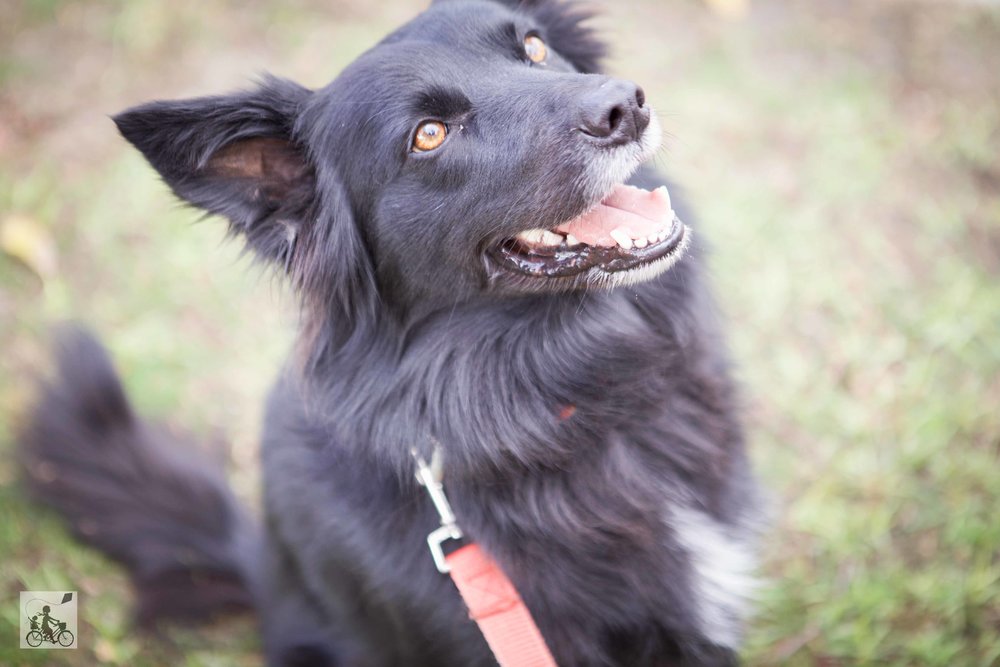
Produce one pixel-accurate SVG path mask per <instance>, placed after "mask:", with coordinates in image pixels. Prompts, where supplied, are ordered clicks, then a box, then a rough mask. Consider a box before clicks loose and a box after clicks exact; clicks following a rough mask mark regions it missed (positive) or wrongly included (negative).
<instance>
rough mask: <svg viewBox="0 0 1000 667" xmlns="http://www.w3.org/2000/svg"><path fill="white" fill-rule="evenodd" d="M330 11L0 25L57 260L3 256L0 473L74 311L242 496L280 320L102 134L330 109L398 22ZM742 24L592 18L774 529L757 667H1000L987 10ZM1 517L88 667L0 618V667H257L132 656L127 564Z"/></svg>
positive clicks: (106, 11) (19, 194)
mask: <svg viewBox="0 0 1000 667" xmlns="http://www.w3.org/2000/svg"><path fill="white" fill-rule="evenodd" d="M367 5H372V6H367ZM875 5H877V6H875ZM336 7H337V9H336V10H329V9H328V8H326V7H325V6H324V5H323V3H311V2H303V3H299V4H295V5H289V4H288V3H279V2H275V1H273V0H262V1H261V2H259V3H254V4H253V5H252V6H251V9H244V10H242V11H240V12H237V11H235V10H234V9H233V8H232V6H230V5H227V4H224V3H222V2H221V0H212V1H209V2H194V1H193V0H183V1H181V2H176V3H171V4H170V6H169V8H168V6H167V5H166V4H164V3H160V2H154V1H153V0H138V1H136V2H130V3H127V4H125V3H117V2H111V1H110V0H105V1H101V2H94V3H67V2H59V1H55V0H45V1H44V2H42V1H36V2H32V3H28V4H26V5H25V6H24V7H23V11H18V10H10V9H8V10H3V12H5V13H3V12H0V18H3V19H4V20H3V21H0V23H5V24H6V25H5V27H4V28H0V36H2V35H6V36H7V40H8V43H9V46H8V48H7V49H6V50H5V51H4V52H2V53H0V83H2V84H3V85H2V86H0V114H2V115H3V117H4V118H5V121H7V120H9V121H10V122H5V123H3V124H0V224H4V222H3V221H5V220H6V221H9V219H10V218H11V216H16V217H18V218H20V219H26V220H28V221H29V223H30V225H31V227H32V228H33V229H35V230H36V231H37V232H38V235H39V238H41V239H42V242H43V244H44V243H51V244H52V246H53V248H54V250H55V254H56V257H57V263H56V266H55V268H54V269H53V270H52V271H50V272H47V273H46V275H45V278H44V280H42V279H39V277H38V276H37V275H35V274H34V272H33V271H32V270H30V269H29V268H27V267H25V266H24V265H23V264H22V263H21V262H19V261H18V260H16V259H15V258H13V257H11V256H9V255H4V254H2V253H0V345H2V346H3V350H4V353H3V355H0V450H2V451H4V452H9V451H10V446H11V443H10V440H11V436H12V433H13V429H14V425H15V422H16V420H17V418H18V416H19V415H20V414H22V413H23V410H24V406H25V405H26V404H27V402H28V401H29V399H30V383H29V382H28V378H29V375H30V372H31V371H32V369H37V368H44V367H45V362H46V354H45V345H44V340H45V332H46V331H47V329H48V327H49V326H50V325H51V323H52V322H54V321H56V320H59V319H63V318H66V317H76V318H79V319H82V320H84V321H86V322H87V323H89V324H91V325H92V326H94V327H95V328H96V329H97V330H98V331H99V332H100V334H101V335H102V337H103V338H104V339H105V340H106V341H107V343H108V344H109V346H110V348H111V349H112V351H113V353H114V355H115V358H116V360H117V361H118V363H119V365H120V367H121V370H122V372H123V374H124V376H125V379H126V383H127V385H128V388H129V390H130V392H131V394H132V395H133V397H134V398H135V401H136V402H137V403H138V404H139V406H140V407H141V409H143V410H144V411H146V412H148V413H151V414H154V415H159V416H163V417H166V418H168V419H169V420H170V421H171V422H172V423H175V424H178V425H182V426H183V427H185V428H188V429H190V430H193V431H195V432H196V433H199V434H201V435H202V436H204V437H210V436H215V435H217V434H219V433H225V434H226V436H227V438H228V440H229V441H230V442H231V443H232V460H233V463H232V466H231V478H232V481H233V483H234V485H235V486H236V488H237V490H238V492H239V493H240V494H241V496H242V497H243V498H245V499H246V500H247V502H251V503H252V502H254V501H255V499H256V482H257V474H258V472H257V468H256V463H255V458H254V457H255V448H256V437H257V429H258V422H259V416H260V402H261V399H262V397H263V394H264V392H265V391H266V387H267V384H268V381H269V379H270V377H271V376H272V374H273V373H274V372H275V370H276V369H277V367H278V365H279V364H280V363H281V358H282V355H283V352H284V350H285V349H286V347H287V345H288V342H289V341H290V339H291V336H292V332H293V329H294V321H295V317H294V309H293V308H292V305H293V304H292V302H291V299H290V297H289V296H288V295H287V293H286V291H285V289H284V288H283V286H282V285H281V284H280V282H279V281H276V280H273V279H272V278H271V277H269V274H267V273H266V272H264V271H261V270H260V269H259V268H255V267H253V266H252V265H251V264H250V263H249V262H248V261H247V260H246V259H241V258H240V257H239V251H238V248H237V247H236V245H235V244H227V243H225V242H224V241H223V234H222V225H221V224H220V223H219V222H218V221H214V220H208V221H204V222H196V219H197V216H196V215H195V214H194V213H193V212H191V211H189V210H185V209H183V208H180V207H178V206H176V205H175V204H174V203H173V202H172V200H171V198H170V197H169V195H168V193H167V192H166V189H165V187H164V186H162V184H160V183H159V182H158V180H157V179H156V177H155V175H154V174H153V173H152V172H151V171H150V170H149V169H148V168H147V167H146V166H145V165H144V164H143V162H142V160H141V159H140V158H139V157H138V156H137V155H135V154H134V153H133V152H131V151H129V150H128V149H127V148H126V147H125V145H124V142H122V141H121V140H120V139H119V138H117V136H116V135H115V133H114V130H113V127H112V126H111V124H110V122H109V121H108V120H107V118H106V115H107V114H109V113H113V112H114V111H117V110H119V109H121V108H124V107H125V106H127V105H128V104H131V103H135V102H138V101H141V100H144V99H148V98H151V97H154V96H180V95H187V94H198V93H208V92H215V91H218V90H224V89H227V88H233V87H239V86H241V85H244V84H245V83H246V81H247V80H248V79H249V78H251V77H252V76H254V75H255V74H256V73H257V72H258V71H259V70H260V69H263V68H264V67H269V68H270V69H272V70H274V71H276V72H277V73H280V74H285V75H288V76H292V77H294V78H298V79H300V80H302V81H303V82H305V83H307V84H310V85H319V84H321V83H323V82H324V81H325V80H326V79H328V78H329V77H330V76H332V75H333V74H334V73H335V72H336V71H337V70H338V69H339V68H340V67H341V66H343V64H345V63H346V62H348V61H349V60H350V59H351V58H352V57H353V56H355V55H356V54H357V53H358V52H360V50H362V49H363V48H365V47H366V46H367V45H369V44H371V43H372V42H373V41H374V40H375V39H377V38H378V36H379V35H380V34H382V33H383V32H384V31H385V30H387V29H388V28H390V27H392V26H393V25H394V24H396V23H398V22H400V21H401V20H404V19H405V18H406V17H407V16H408V15H411V14H413V13H415V12H416V11H417V10H418V9H419V7H418V6H417V5H416V4H414V3H407V2H403V0H394V1H393V2H387V3H382V4H380V5H378V6H375V5H374V4H373V3H366V5H363V4H362V3H357V2H343V3H336ZM753 7H754V11H753V12H751V14H750V15H749V17H748V18H747V19H746V20H744V21H736V22H727V21H723V20H721V19H719V18H717V17H715V16H713V15H712V14H711V13H709V12H707V11H706V10H705V9H704V8H703V6H702V5H700V4H698V3H695V2H693V1H687V2H685V1H680V0H679V1H678V2H675V3H663V2H656V1H655V0H640V1H637V2H634V3H627V6H626V5H625V3H619V4H611V3H609V4H608V8H607V10H606V14H607V16H606V18H604V19H602V20H601V23H600V24H601V25H602V26H603V27H605V28H606V29H608V30H609V32H610V34H611V35H612V38H613V46H614V50H615V54H616V56H615V58H614V60H613V62H612V69H613V70H614V71H615V72H617V73H621V74H623V75H627V76H629V77H632V78H635V79H636V80H638V81H640V82H641V83H642V84H643V86H644V87H645V88H646V91H647V93H648V96H649V99H650V100H651V101H652V103H653V104H654V105H655V106H656V107H657V108H658V109H659V111H660V112H661V114H662V116H663V119H664V121H665V126H666V127H667V130H668V132H669V133H670V134H671V138H670V139H669V140H668V142H667V151H665V153H664V154H663V156H662V157H661V158H660V163H661V165H662V166H664V167H665V168H666V169H668V170H669V171H670V172H671V173H672V174H674V175H675V177H677V178H679V179H680V181H681V182H682V184H683V185H684V186H685V189H686V190H687V192H688V195H689V197H690V198H691V199H692V200H693V201H694V203H695V205H696V209H697V210H698V211H699V212H700V214H701V217H702V220H701V224H700V229H701V230H702V231H700V232H699V233H702V234H704V235H705V236H706V237H708V238H709V239H710V240H711V242H712V244H713V246H714V254H713V256H712V266H711V268H712V273H713V280H714V283H715V286H716V290H717V292H718V294H719V297H720V301H721V303H722V305H723V309H724V312H725V316H726V318H727V321H728V323H729V326H728V328H729V332H730V340H731V344H732V347H733V350H734V356H735V358H736V359H737V361H738V366H739V373H740V376H741V379H742V381H743V383H744V385H745V394H746V403H747V420H748V423H749V425H750V432H751V440H752V447H753V452H754V460H755V463H756V465H757V468H758V470H759V473H760V475H761V477H762V478H763V480H764V481H765V484H766V487H767V488H768V490H769V492H770V494H771V501H772V510H773V527H772V529H771V530H770V531H769V532H768V533H767V534H766V535H765V536H764V539H763V540H762V543H763V546H764V550H765V554H766V562H765V566H764V574H765V576H766V578H767V585H766V586H765V587H764V589H763V591H762V593H761V601H760V605H759V612H758V614H757V616H756V618H755V619H754V621H753V624H752V628H751V631H750V635H749V638H748V647H747V649H746V652H745V656H746V659H747V662H748V663H749V664H752V665H793V666H794V665H869V664H871V665H899V666H903V665H957V666H965V665H968V666H970V667H972V666H980V665H993V664H998V665H1000V630H998V628H1000V558H998V553H1000V522H998V521H997V520H996V518H995V515H996V509H995V508H996V507H998V506H1000V465H998V464H1000V461H998V458H1000V409H998V405H1000V335H998V332H1000V104H998V103H997V102H998V100H997V97H996V92H995V91H997V90H1000V76H998V75H997V74H996V73H994V72H993V71H992V70H991V69H990V67H988V66H986V65H984V63H988V62H990V59H991V58H992V61H993V62H996V59H997V58H998V57H1000V46H998V45H1000V39H998V38H1000V10H993V11H992V12H991V11H990V10H987V9H977V8H976V7H974V6H964V5H955V6H952V7H951V8H950V9H948V10H947V11H945V10H944V9H933V8H929V7H928V6H923V8H922V9H921V10H920V11H916V12H914V10H912V9H911V6H910V5H908V4H906V3H886V4H885V5H884V6H883V5H881V4H879V3H874V5H873V4H871V3H861V2H852V3H845V4H844V5H843V7H842V9H841V10H840V11H838V12H836V13H831V14H823V13H822V12H823V11H824V10H823V9H822V7H820V6H818V5H813V4H810V3H805V2H784V3H779V2H776V1H768V2H765V1H764V0H758V2H756V3H754V4H753ZM331 14H335V16H331ZM140 28H141V29H140ZM900 54H902V56H900ZM994 69H995V68H994ZM248 324H249V326H248ZM0 515H2V516H3V517H4V518H5V520H4V521H3V522H0V585H2V586H3V590H4V593H5V595H4V596H3V599H4V600H16V597H17V592H18V591H19V590H23V589H25V588H31V589H35V590H38V589H62V588H71V589H76V590H79V591H80V600H81V602H80V614H81V631H80V633H79V634H80V647H81V648H80V649H79V650H77V651H75V652H62V653H58V654H57V653H55V652H40V651H34V652H33V651H20V650H18V649H16V648H13V647H14V646H16V644H15V642H16V634H17V632H16V624H17V608H16V603H14V602H10V603H2V604H0V664H11V665H19V664H25V665H43V664H44V665H49V664H54V661H56V660H62V661H64V664H68V665H89V664H95V663H100V664H113V665H114V664H119V665H135V666H138V667H144V666H146V665H150V666H151V665H159V664H187V665H192V666H194V665H220V666H221V665H247V664H259V656H258V646H257V644H256V640H255V638H254V632H253V628H252V625H251V623H250V622H249V621H248V620H246V619H243V620H235V621H232V622H223V623H220V624H218V625H216V626H213V627H211V628H206V629H202V630H199V631H192V630H185V631H176V632H171V633H169V635H168V636H166V637H163V638H158V639H154V638H151V637H147V636H143V635H138V634H136V633H135V632H134V631H133V630H132V628H131V627H130V625H129V620H128V618H129V616H128V614H129V605H130V602H129V593H128V585H127V581H126V579H125V578H124V576H123V575H122V573H121V572H120V570H118V569H117V568H116V567H114V566H113V565H111V564H109V563H108V562H106V561H105V560H104V559H102V558H101V557H100V556H98V555H96V554H94V553H93V552H91V551H89V550H86V549H83V548H81V547H79V546H78V545H76V544H75V543H74V542H72V541H71V540H70V539H69V538H68V537H67V536H66V535H65V533H64V532H63V530H62V528H61V527H60V526H59V525H58V523H57V522H56V521H55V520H54V519H53V518H52V517H50V516H48V515H46V514H45V513H43V512H40V511H39V510H37V509H36V508H34V507H32V506H31V505H29V504H27V503H26V501H25V500H24V499H23V498H22V497H21V495H20V493H19V491H18V488H17V486H16V483H15V471H14V469H13V466H12V465H11V464H10V462H9V456H8V457H4V460H3V462H0ZM5 637H6V638H7V639H4V638H5Z"/></svg>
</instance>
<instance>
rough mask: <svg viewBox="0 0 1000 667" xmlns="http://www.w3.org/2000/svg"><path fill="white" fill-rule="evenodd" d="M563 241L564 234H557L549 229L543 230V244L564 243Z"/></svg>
mask: <svg viewBox="0 0 1000 667" xmlns="http://www.w3.org/2000/svg"><path fill="white" fill-rule="evenodd" d="M562 242H563V237H562V234H556V233H554V232H550V231H549V230H547V229H546V230H544V231H543V232H542V243H543V244H545V245H550V246H555V245H562Z"/></svg>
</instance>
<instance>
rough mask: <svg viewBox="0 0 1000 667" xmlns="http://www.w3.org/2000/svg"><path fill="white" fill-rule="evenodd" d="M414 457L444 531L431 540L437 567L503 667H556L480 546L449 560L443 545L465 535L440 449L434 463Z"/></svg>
mask: <svg viewBox="0 0 1000 667" xmlns="http://www.w3.org/2000/svg"><path fill="white" fill-rule="evenodd" d="M435 445H437V443H435ZM411 453H412V454H413V459H414V461H415V462H416V464H417V481H419V482H420V485H421V486H423V487H424V488H425V489H427V493H428V494H429V495H430V497H431V501H432V502H433V503H434V509H435V510H437V513H438V516H439V517H440V519H441V527H440V528H438V529H437V530H435V531H434V532H432V533H431V534H430V535H428V536H427V546H428V547H430V550H431V555H432V556H433V557H434V564H435V565H436V566H437V568H438V570H439V571H440V572H442V573H448V574H450V575H451V579H452V581H454V582H455V586H456V588H458V592H459V593H460V594H461V596H462V599H463V600H464V601H465V605H466V606H467V607H468V608H469V617H470V618H471V619H472V620H474V621H475V622H476V625H478V626H479V630H480V631H481V632H482V633H483V636H484V637H485V638H486V643H487V644H489V646H490V650H492V651H493V656H494V657H495V658H496V660H497V662H498V663H500V667H558V666H557V665H556V661H555V660H554V659H553V658H552V654H551V653H550V652H549V648H548V646H546V645H545V639H544V638H543V637H542V633H541V632H540V631H539V630H538V626H537V625H535V620H534V619H533V618H531V612H529V611H528V608H527V607H526V606H525V605H524V601H523V600H522V599H521V596H520V595H519V594H518V592H517V589H516V588H514V584H512V583H511V582H510V579H508V578H507V575H506V574H504V573H503V570H501V569H500V566H498V565H497V564H496V562H495V561H494V560H493V559H492V558H490V557H489V556H487V555H486V552H484V551H483V550H482V549H481V548H480V547H479V545H478V544H467V545H466V546H464V547H462V548H460V549H458V550H457V551H454V552H452V553H451V554H449V555H447V556H445V554H444V549H443V547H442V544H443V543H444V542H446V541H448V540H460V539H462V538H463V537H464V535H463V534H462V530H461V529H460V528H459V527H458V522H457V521H456V519H455V514H454V512H452V510H451V505H450V504H449V503H448V498H447V496H446V495H445V493H444V486H443V485H442V483H441V482H442V477H443V475H442V469H443V466H442V463H441V447H440V445H437V446H435V448H434V454H433V456H432V457H431V462H430V463H427V461H425V460H424V458H423V457H422V456H420V454H419V453H418V452H417V450H416V449H413V450H412V451H411Z"/></svg>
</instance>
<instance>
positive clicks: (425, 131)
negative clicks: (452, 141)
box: [413, 120, 448, 153]
mask: <svg viewBox="0 0 1000 667" xmlns="http://www.w3.org/2000/svg"><path fill="white" fill-rule="evenodd" d="M446 136H448V128H447V127H445V124H444V123H442V122H441V121H437V120H429V121H427V122H426V123H423V124H421V125H420V127H418V128H417V134H416V136H414V137H413V150H415V151H417V152H418V153H424V152H426V151H432V150H434V149H435V148H437V147H438V146H440V145H441V144H443V143H444V138H445V137H446Z"/></svg>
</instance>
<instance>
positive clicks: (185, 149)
mask: <svg viewBox="0 0 1000 667" xmlns="http://www.w3.org/2000/svg"><path fill="white" fill-rule="evenodd" d="M311 94H312V93H311V92H310V91H309V90H308V89H306V88H303V87H302V86H299V85H298V84H295V83H292V82H291V81H286V80H283V79H278V78H273V77H269V78H266V79H265V80H264V81H262V82H261V84H260V85H259V87H258V88H257V89H255V90H250V91H244V92H240V93H235V94H232V95H224V96H217V97H202V98H197V99H191V100H177V101H165V102H151V103H149V104H144V105H142V106H138V107H135V108H133V109H129V110H128V111H125V112H123V113H121V114H119V115H117V116H115V117H114V121H115V123H116V124H117V125H118V130H119V131H120V132H121V133H122V135H123V136H124V137H125V138H126V139H128V140H129V141H130V142H131V143H132V144H133V145H134V146H135V147H136V148H138V149H139V150H140V151H141V152H142V154H143V155H144V156H145V157H146V159H147V160H148V161H149V163H150V164H151V165H152V166H153V167H154V168H155V169H156V170H157V171H158V172H159V173H160V175H161V176H162V177H163V179H164V181H166V183H167V184H168V185H169V186H170V188H171V189H172V190H173V191H174V193H175V194H176V195H177V196H178V197H180V198H181V199H184V200H185V201H187V202H189V203H191V204H193V205H194V206H197V207H199V208H202V209H204V210H206V211H208V212H210V213H215V214H218V215H222V216H224V217H226V218H228V219H229V222H230V230H231V231H232V232H233V233H236V234H242V235H243V236H244V237H245V238H246V241H247V245H248V246H249V247H250V248H252V249H253V250H254V251H256V252H257V253H258V254H259V255H261V256H262V257H264V258H267V259H272V260H277V261H279V262H282V263H284V264H285V265H286V267H287V264H288V262H289V261H290V259H291V253H292V250H293V248H294V245H295V239H296V237H297V236H298V234H299V232H300V231H301V226H302V225H303V224H304V221H305V220H306V219H307V215H306V214H307V212H308V209H309V207H310V206H311V205H312V203H313V201H314V200H315V181H316V179H315V172H314V169H313V167H312V165H310V163H309V161H308V159H307V157H306V154H305V152H304V150H303V149H302V148H301V147H300V146H299V145H298V144H297V143H296V141H295V138H294V136H293V132H294V124H295V119H296V117H297V116H298V113H299V110H300V108H301V107H302V105H303V104H304V102H305V101H306V100H307V99H308V98H309V96H310V95H311Z"/></svg>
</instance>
